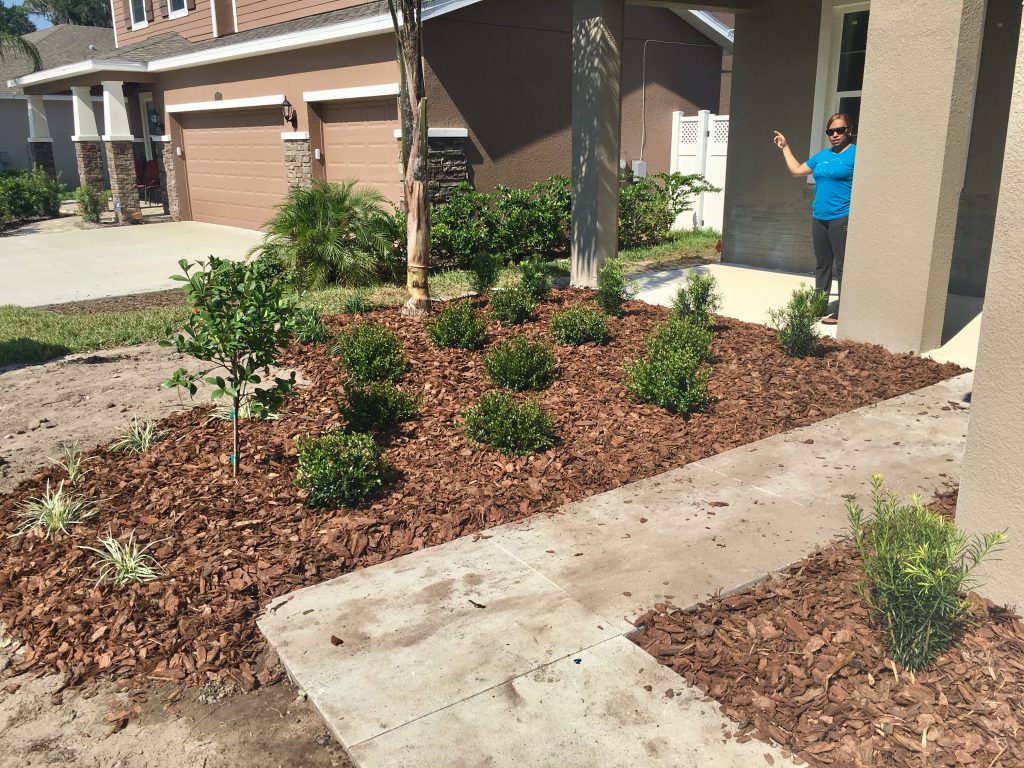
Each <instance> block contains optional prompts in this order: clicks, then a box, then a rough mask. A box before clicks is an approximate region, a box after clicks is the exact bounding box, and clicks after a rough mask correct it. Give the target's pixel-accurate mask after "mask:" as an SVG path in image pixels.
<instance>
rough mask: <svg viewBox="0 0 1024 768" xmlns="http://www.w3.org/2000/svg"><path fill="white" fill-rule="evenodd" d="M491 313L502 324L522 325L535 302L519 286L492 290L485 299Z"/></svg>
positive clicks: (527, 292)
mask: <svg viewBox="0 0 1024 768" xmlns="http://www.w3.org/2000/svg"><path fill="white" fill-rule="evenodd" d="M487 304H488V306H489V307H490V308H491V314H492V315H494V317H495V318H497V320H498V322H499V323H501V324H502V325H522V324H523V323H525V322H526V321H527V320H529V319H530V315H532V314H533V308H534V307H535V306H537V303H536V302H535V301H534V300H533V296H531V295H530V293H529V291H526V290H524V289H523V288H522V287H520V286H516V287H514V288H507V289H506V290H504V291H493V292H492V293H491V294H490V298H489V299H488V301H487Z"/></svg>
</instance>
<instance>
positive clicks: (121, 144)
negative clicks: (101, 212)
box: [103, 139, 142, 224]
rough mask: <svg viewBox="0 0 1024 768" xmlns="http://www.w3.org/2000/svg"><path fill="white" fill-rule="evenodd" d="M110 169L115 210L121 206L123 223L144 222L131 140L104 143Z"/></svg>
mask: <svg viewBox="0 0 1024 768" xmlns="http://www.w3.org/2000/svg"><path fill="white" fill-rule="evenodd" d="M103 145H104V149H105V150H106V153H107V167H108V168H109V169H110V192H111V195H112V197H113V200H114V210H115V211H116V210H117V206H118V203H120V206H121V222H122V223H129V224H138V223H139V222H141V221H142V208H141V207H140V206H139V190H138V188H137V187H136V186H135V185H136V183H137V178H136V173H135V147H134V142H133V141H132V140H131V139H128V140H118V141H105V142H103Z"/></svg>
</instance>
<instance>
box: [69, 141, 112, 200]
mask: <svg viewBox="0 0 1024 768" xmlns="http://www.w3.org/2000/svg"><path fill="white" fill-rule="evenodd" d="M75 161H76V162H77V163H78V180H79V182H78V183H79V184H80V185H81V186H83V187H90V188H91V189H96V190H100V189H106V188H107V175H106V174H105V173H104V172H103V143H102V142H101V141H100V140H99V139H95V140H93V139H78V140H76V141H75Z"/></svg>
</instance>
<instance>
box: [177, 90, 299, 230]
mask: <svg viewBox="0 0 1024 768" xmlns="http://www.w3.org/2000/svg"><path fill="white" fill-rule="evenodd" d="M182 131H183V136H184V141H183V144H184V150H185V167H186V171H187V174H188V191H189V202H190V204H191V207H192V218H193V219H195V220H196V221H206V222H210V223H212V224H227V225H229V226H233V227H245V228H248V229H259V228H261V227H262V226H263V225H264V224H265V223H266V222H267V220H268V219H270V218H271V217H272V216H273V215H274V206H275V205H277V204H278V203H280V202H281V201H282V200H283V199H284V198H285V197H286V196H287V195H288V182H287V175H286V172H285V165H284V147H283V145H282V143H281V113H280V111H279V110H276V109H275V110H272V111H271V110H261V111H247V112H237V111H233V110H232V111H225V112H208V113H202V112H200V113H194V114H188V115H183V116H182Z"/></svg>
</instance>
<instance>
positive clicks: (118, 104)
mask: <svg viewBox="0 0 1024 768" xmlns="http://www.w3.org/2000/svg"><path fill="white" fill-rule="evenodd" d="M102 85H103V129H104V131H105V133H104V134H103V140H104V141H133V140H134V139H135V137H134V136H133V135H132V129H131V128H130V127H129V123H128V105H127V104H126V103H125V98H124V83H123V82H121V81H120V80H104V81H103V83H102Z"/></svg>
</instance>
